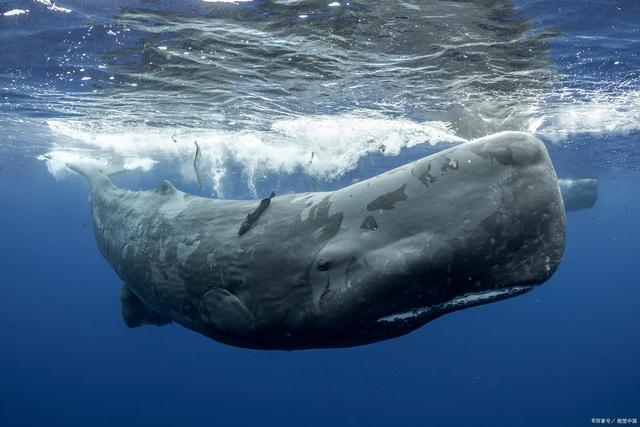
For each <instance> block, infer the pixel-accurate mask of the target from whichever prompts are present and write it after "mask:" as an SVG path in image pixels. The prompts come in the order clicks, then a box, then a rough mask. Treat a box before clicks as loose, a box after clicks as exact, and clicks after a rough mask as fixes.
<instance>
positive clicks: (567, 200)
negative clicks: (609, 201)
mask: <svg viewBox="0 0 640 427" xmlns="http://www.w3.org/2000/svg"><path fill="white" fill-rule="evenodd" d="M558 185H559V186H560V193H561V194H562V201H563V202H564V209H565V211H567V212H574V211H579V210H583V209H590V208H592V207H593V205H595V203H596V200H597V199H598V180H597V179H595V178H579V179H572V178H561V179H558Z"/></svg>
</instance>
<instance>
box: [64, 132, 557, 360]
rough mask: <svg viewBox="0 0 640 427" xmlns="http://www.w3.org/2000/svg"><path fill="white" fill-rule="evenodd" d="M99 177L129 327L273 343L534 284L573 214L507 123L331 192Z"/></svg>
mask: <svg viewBox="0 0 640 427" xmlns="http://www.w3.org/2000/svg"><path fill="white" fill-rule="evenodd" d="M71 168H72V169H74V170H76V171H77V172H79V173H81V174H83V175H84V176H86V177H87V178H88V181H89V183H90V196H91V210H92V221H93V227H94V231H95V236H96V241H97V244H98V247H99V249H100V251H101V253H102V254H103V255H104V257H105V258H106V259H107V260H108V262H109V263H110V264H111V266H112V267H113V269H114V270H115V271H116V272H117V274H118V275H119V276H120V277H121V278H122V280H123V281H124V283H125V285H124V287H123V288H122V291H121V301H122V314H123V316H124V319H125V322H126V323H127V324H128V325H129V326H139V325H141V324H143V323H153V324H158V325H161V324H164V323H168V322H170V321H174V322H177V323H180V324H181V325H183V326H185V327H187V328H189V329H192V330H194V331H197V332H199V333H201V334H204V335H206V336H208V337H210V338H213V339H215V340H218V341H221V342H224V343H227V344H231V345H236V346H242V347H251V348H261V349H301V348H317V347H345V346H354V345H360V344H366V343H371V342H375V341H379V340H384V339H388V338H392V337H396V336H399V335H403V334H406V333H408V332H410V331H412V330H414V329H416V328H418V327H420V326H421V325H424V324H425V323H427V322H428V321H430V320H433V319H435V318H437V317H439V316H441V315H443V314H445V313H448V312H451V311H454V310H458V309H462V308H465V307H470V306H473V305H478V304H483V303H487V302H490V301H495V300H498V299H503V298H507V297H510V296H515V295H519V294H522V293H524V292H527V291H528V290H530V289H532V287H533V286H534V285H537V284H540V283H542V282H544V281H545V280H547V279H548V278H549V277H550V276H551V275H552V274H553V272H554V271H555V270H556V268H557V266H558V264H559V262H560V258H561V256H562V252H563V248H564V242H565V218H564V208H563V202H562V198H561V196H560V190H559V188H558V182H557V179H556V175H555V171H554V169H553V166H552V164H551V162H550V160H549V156H548V153H547V151H546V149H545V147H544V145H543V144H542V143H541V142H540V141H539V140H538V139H536V138H534V137H533V136H530V135H528V134H524V133H519V132H504V133H500V134H496V135H492V136H489V137H485V138H482V139H479V140H476V141H473V142H469V143H465V144H462V145H459V146H457V147H453V148H451V149H448V150H445V151H442V152H439V153H437V154H434V155H431V156H428V157H425V158H423V159H420V160H418V161H415V162H413V163H409V164H407V165H405V166H402V167H399V168H397V169H394V170H391V171H389V172H387V173H384V174H382V175H379V176H376V177H373V178H371V179H368V180H366V181H362V182H359V183H356V184H354V185H351V186H349V187H346V188H343V189H340V190H337V191H334V192H320V193H305V194H287V195H283V196H276V197H274V196H273V195H272V197H271V198H269V199H264V200H262V201H251V200H249V201H235V200H215V199H207V198H202V197H196V196H193V195H190V194H185V193H183V192H181V191H179V190H177V189H176V188H175V187H174V186H173V185H171V184H170V183H169V182H167V181H165V182H163V183H162V184H160V186H159V187H158V188H156V189H155V190H152V191H141V192H133V191H127V190H123V189H120V188H117V187H116V186H114V185H113V184H112V183H111V181H110V180H109V179H108V177H107V176H106V175H105V174H103V173H102V172H100V171H99V170H98V169H96V168H95V167H89V166H82V165H71Z"/></svg>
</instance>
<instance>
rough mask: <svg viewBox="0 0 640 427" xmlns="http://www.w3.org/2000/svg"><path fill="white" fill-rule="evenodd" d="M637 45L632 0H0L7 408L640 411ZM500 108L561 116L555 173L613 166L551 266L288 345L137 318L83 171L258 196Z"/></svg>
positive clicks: (457, 129) (413, 418)
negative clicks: (103, 255)
mask: <svg viewBox="0 0 640 427" xmlns="http://www.w3.org/2000/svg"><path fill="white" fill-rule="evenodd" d="M639 55H640V2H638V1H636V0H618V1H607V0H588V1H546V0H514V1H511V0H496V1H490V0H455V1H454V0H450V1H443V0H431V1H426V0H406V1H377V0H372V1H351V0H350V1H344V0H340V1H334V2H331V1H330V0H326V1H305V0H289V1H287V0H279V1H276V0H272V1H259V0H253V1H240V0H237V1H222V0H218V1H215V0H208V1H207V0H205V1H200V0H182V1H168V0H166V1H165V0H141V1H134V0H130V1H125V0H111V1H87V0H59V1H57V0H55V1H54V0H0V135H1V137H0V190H1V191H0V195H1V196H2V200H3V204H2V211H3V213H2V215H3V216H2V217H0V218H1V221H0V222H1V224H2V225H0V227H1V228H3V229H4V231H0V244H2V245H3V247H2V250H1V251H0V254H2V257H1V259H3V264H2V266H3V267H4V268H3V270H5V271H7V272H6V277H5V278H4V279H1V278H0V282H2V284H1V285H0V288H4V290H3V291H2V292H3V293H4V294H5V296H4V297H3V298H2V300H3V301H4V302H0V315H2V316H4V317H5V320H4V321H0V324H2V323H4V324H3V326H1V327H0V337H2V338H3V340H4V341H6V345H7V348H8V349H9V350H8V351H6V352H5V351H0V375H4V376H5V377H6V378H5V379H3V380H0V391H2V393H3V395H4V396H10V397H8V398H7V399H5V402H0V424H1V425H10V426H14V425H15V426H17V425H65V426H67V425H114V424H116V425H147V424H149V425H195V424H196V423H197V424H204V425H210V424H213V423H216V424H218V423H222V424H225V425H238V424H252V425H255V424H259V425H260V424H269V425H271V424H273V425H282V424H290V425H307V424H311V425H343V424H344V425H426V424H433V425H475V424H480V425H527V426H528V425H541V424H547V425H589V424H591V423H592V420H591V419H592V417H636V418H637V419H639V420H640V404H639V402H640V394H639V392H638V385H639V384H640V382H639V381H640V370H639V369H638V366H639V365H638V362H637V361H638V360H639V359H638V358H639V357H640V342H639V341H638V337H637V330H638V327H639V326H640V317H638V316H639V314H638V313H640V290H639V288H638V286H639V285H640V283H639V282H638V277H640V271H639V270H638V267H637V266H636V264H637V263H636V262H635V254H636V253H637V242H638V239H639V238H640V226H638V224H637V221H638V212H640V190H638V188H640V186H639V184H640V180H639V178H638V173H639V172H640V145H639V143H640V57H639ZM503 130H521V131H527V132H531V133H533V134H534V135H536V136H538V137H539V138H541V139H542V140H543V141H544V142H545V144H546V145H547V147H548V148H549V151H550V153H551V156H552V159H553V161H554V164H555V167H556V170H557V171H558V175H560V176H564V177H594V178H597V179H598V180H599V185H600V189H599V190H600V199H599V201H598V203H597V204H596V206H595V207H594V208H593V209H592V210H589V211H583V212H579V213H576V214H572V215H569V216H568V221H569V244H568V247H567V253H566V255H565V260H564V261H563V266H562V267H561V269H560V270H559V272H558V273H557V275H556V276H555V277H554V279H552V282H553V283H550V284H549V285H548V286H546V285H545V286H543V287H541V289H540V290H536V292H534V293H532V294H531V296H529V295H527V296H523V297H519V298H517V299H515V300H514V301H515V302H514V301H505V302H501V303H499V304H493V305H490V306H487V307H479V308H477V309H473V310H467V311H468V312H469V313H467V311H465V312H464V313H459V314H456V315H451V316H448V317H447V318H446V319H449V318H451V319H449V320H448V323H447V321H445V320H441V321H438V322H434V324H433V326H432V325H431V324H430V325H428V326H427V327H426V328H423V329H425V330H426V331H423V330H421V331H419V332H416V333H415V334H412V335H411V336H410V337H407V338H403V339H401V340H397V341H393V342H390V343H383V344H378V345H374V346H371V347H367V348H366V349H356V350H343V351H341V352H331V351H326V352H315V353H314V352H310V353H303V355H299V354H300V353H297V354H298V356H292V357H289V356H290V355H283V354H279V355H276V356H273V355H269V356H266V355H264V354H262V353H255V352H242V351H239V350H235V349H227V348H224V347H223V346H221V345H217V344H215V343H210V342H207V341H205V340H204V339H201V338H200V337H197V336H192V335H191V334H189V333H187V332H185V331H182V330H178V329H177V328H174V329H170V328H167V329H169V332H159V331H160V330H159V329H157V330H153V329H151V330H145V331H142V332H138V331H137V330H136V331H135V333H134V332H132V331H129V330H124V329H121V326H120V323H119V319H117V317H118V316H119V314H118V310H119V308H118V303H117V291H116V288H115V287H114V286H113V284H114V282H117V280H118V279H117V278H116V277H115V276H113V274H112V273H111V272H110V270H108V269H107V267H106V266H105V265H103V264H104V263H101V262H102V261H101V260H100V258H99V255H98V254H97V252H96V251H95V249H94V243H93V240H92V237H91V236H90V233H89V230H86V229H85V227H84V226H83V224H85V223H86V220H87V218H88V213H87V210H86V203H85V201H86V189H85V187H83V185H84V184H82V183H81V182H80V180H79V179H77V177H72V176H71V174H69V172H68V171H67V169H66V168H65V167H64V164H65V162H67V161H70V160H74V159H78V158H83V159H85V160H86V161H93V162H98V163H100V164H102V165H104V166H105V167H108V168H113V170H119V169H123V168H124V169H127V170H131V172H130V173H129V174H123V175H119V176H118V177H117V178H116V179H117V180H118V181H119V183H120V184H121V185H123V186H126V187H130V188H148V187H150V186H152V185H155V183H157V182H158V180H160V179H165V178H170V179H172V180H173V181H174V182H176V184H177V185H178V186H179V187H180V188H182V189H185V190H188V191H191V192H198V191H199V192H200V193H201V194H202V195H207V196H211V197H218V198H256V197H265V196H266V195H267V194H269V192H270V191H271V190H272V189H276V191H277V192H278V194H284V193H287V192H303V191H313V190H318V189H320V190H324V189H335V188H339V187H341V186H344V185H347V184H349V183H350V182H352V180H353V179H362V178H363V177H368V176H372V175H374V174H377V173H380V172H382V171H386V170H388V169H390V168H392V167H394V166H397V165H400V164H404V163H406V162H408V161H410V160H414V159H416V158H419V157H421V156H424V155H426V154H430V153H433V152H435V151H437V150H440V149H442V148H445V147H449V146H451V145H452V144H458V143H463V142H465V141H468V140H472V139H474V138H478V137H480V136H485V135H489V134H492V133H495V132H499V131H503ZM195 142H197V145H198V146H199V147H200V148H201V158H200V159H199V161H198V171H197V172H196V171H195V170H194V165H193V163H194V155H195V150H196V144H195ZM198 179H202V182H200V183H198ZM199 187H201V188H199ZM89 228H90V227H89ZM3 233H4V234H3ZM79 248H84V249H79ZM78 251H86V252H87V255H86V258H82V257H81V255H79V254H78ZM70 271H72V272H73V273H72V274H71V273H69V272H70ZM70 274H71V275H70ZM87 277H93V278H94V279H95V280H94V281H95V282H96V283H91V280H89V283H84V282H86V281H87ZM81 281H83V283H76V282H81ZM65 283H66V284H67V285H66V286H65ZM45 284H46V286H45ZM10 289H11V290H10ZM107 302H108V304H107ZM74 305H80V306H82V307H77V306H74ZM103 306H104V307H103ZM27 307H29V308H27ZM496 307H497V308H496ZM102 309H104V312H102V311H101V310H102ZM25 313H29V316H27V315H26V314H25ZM25 316H26V317H25ZM1 319H2V318H0V320H1ZM470 324H471V325H472V326H471V327H470V326H469V325H470ZM47 325H51V326H52V330H51V332H46V330H47ZM79 325H80V326H79ZM164 330H165V328H163V331H164ZM163 333H165V334H169V335H162V334H163ZM140 334H141V335H140ZM107 341H108V342H107ZM75 343H79V346H80V349H78V348H76V347H75ZM174 343H175V346H174ZM106 351H109V352H113V358H112V359H110V358H109V357H108V356H107V355H105V354H103V353H101V352H106ZM76 367H78V370H76ZM18 371H20V372H21V374H20V375H24V376H34V378H30V379H26V378H23V377H21V376H20V375H18V374H17V372H18ZM103 371H104V372H103ZM173 385H175V387H176V388H173V389H172V386H173ZM30 396H32V397H30ZM212 396H213V397H212ZM120 397H121V399H120ZM109 408H113V411H110V410H109ZM3 419H4V420H5V421H6V422H7V423H8V424H7V423H5V422H3V421H2V420H3ZM265 420H267V421H265ZM277 420H281V422H277Z"/></svg>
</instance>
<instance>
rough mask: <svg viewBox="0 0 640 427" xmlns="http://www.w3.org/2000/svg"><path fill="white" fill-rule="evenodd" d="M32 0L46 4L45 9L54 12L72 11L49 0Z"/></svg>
mask: <svg viewBox="0 0 640 427" xmlns="http://www.w3.org/2000/svg"><path fill="white" fill-rule="evenodd" d="M34 1H35V2H36V3H40V4H43V5H45V6H47V9H49V10H52V11H54V12H61V13H69V12H72V10H71V9H67V8H66V7H61V6H58V5H56V4H55V3H53V2H52V1H51V0H34Z"/></svg>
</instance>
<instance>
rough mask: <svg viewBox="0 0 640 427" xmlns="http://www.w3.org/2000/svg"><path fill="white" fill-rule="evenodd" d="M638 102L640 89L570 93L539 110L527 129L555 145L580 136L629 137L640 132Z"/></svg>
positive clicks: (639, 107)
mask: <svg viewBox="0 0 640 427" xmlns="http://www.w3.org/2000/svg"><path fill="white" fill-rule="evenodd" d="M576 95H579V98H578V97H577V96H576ZM638 99H640V90H631V91H625V92H622V93H610V92H605V91H593V92H589V93H582V94H570V95H567V96H565V97H564V99H561V100H560V101H557V100H556V101H555V102H551V103H549V104H548V105H546V106H545V108H547V109H546V110H540V111H538V112H537V114H536V115H535V116H534V117H533V118H532V119H531V120H530V121H529V123H528V128H527V130H528V131H529V132H534V133H536V134H537V135H539V136H542V137H544V138H546V139H549V140H551V141H554V142H558V141H565V140H568V139H571V138H572V137H574V136H581V135H600V134H607V135H612V134H614V135H615V134H623V135H626V134H629V133H631V132H636V131H639V130H640V103H638Z"/></svg>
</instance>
